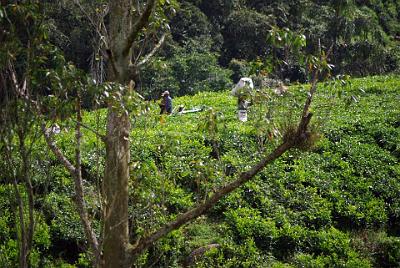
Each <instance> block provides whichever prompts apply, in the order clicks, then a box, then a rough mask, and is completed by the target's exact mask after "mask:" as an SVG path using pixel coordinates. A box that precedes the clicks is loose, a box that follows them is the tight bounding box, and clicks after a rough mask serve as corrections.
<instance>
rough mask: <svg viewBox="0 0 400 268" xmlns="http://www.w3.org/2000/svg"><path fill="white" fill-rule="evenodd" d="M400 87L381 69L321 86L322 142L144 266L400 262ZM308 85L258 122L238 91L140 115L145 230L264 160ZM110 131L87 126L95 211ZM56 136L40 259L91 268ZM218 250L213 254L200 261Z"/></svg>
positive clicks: (0, 230)
mask: <svg viewBox="0 0 400 268" xmlns="http://www.w3.org/2000/svg"><path fill="white" fill-rule="evenodd" d="M399 81H400V78H399V77H398V76H376V77H370V78H362V79H349V80H340V79H336V80H332V81H329V82H325V83H320V84H319V85H318V91H317V94H316V96H315V102H314V104H313V107H312V110H313V112H314V121H313V126H312V128H313V131H314V133H315V140H314V144H310V145H309V147H308V148H302V149H296V150H291V151H289V152H288V153H285V154H284V155H283V157H281V158H280V159H278V160H276V161H275V162H274V163H273V164H271V165H269V166H268V167H267V168H266V169H265V170H264V171H263V172H262V173H260V175H258V176H257V177H256V178H255V179H253V180H252V181H250V182H248V183H246V184H245V185H244V186H243V187H241V188H239V189H238V190H236V191H235V192H234V193H232V194H231V195H229V196H228V197H226V198H224V199H223V200H222V201H221V202H219V203H218V205H217V206H216V207H214V208H213V209H212V210H211V211H210V212H209V213H207V214H206V215H205V216H203V217H201V218H199V219H197V220H196V221H194V222H193V223H190V224H188V225H186V226H184V227H183V228H181V229H179V230H176V231H174V232H172V233H171V234H170V235H168V236H167V237H166V238H164V239H162V240H161V241H160V242H158V243H156V244H155V245H154V246H153V247H151V248H150V249H149V250H148V251H146V253H145V254H143V256H142V257H141V258H140V259H139V260H138V261H137V263H136V265H138V266H139V267H151V266H155V267H181V266H182V265H185V264H186V265H188V264H191V265H194V267H303V266H312V267H397V266H398V265H399V263H400V229H399V225H398V223H399V220H400V200H399V198H400V163H399V157H400V151H399V150H400V148H399V144H400V142H399V141H400V122H399V118H400V109H399V107H398V103H399V101H400V99H399V96H400V95H399V92H400V88H399ZM308 87H309V86H308V85H297V86H292V87H290V88H289V90H288V92H287V93H286V94H284V95H276V94H275V93H273V91H271V90H270V89H262V90H260V91H258V93H257V94H256V95H255V96H254V104H253V106H251V108H250V111H249V121H248V122H245V123H243V122H240V121H238V120H237V118H236V100H235V99H234V98H233V97H232V96H231V95H230V94H229V92H227V91H224V92H220V93H211V92H203V93H198V94H196V95H195V96H186V97H180V98H175V99H174V106H183V107H185V109H186V110H188V109H190V108H194V107H197V108H201V109H202V111H200V112H196V113H187V114H181V115H179V114H174V115H171V116H165V115H162V116H160V115H159V114H158V106H157V105H156V104H154V103H153V102H150V103H148V104H147V106H148V112H146V113H145V114H143V115H140V116H136V117H135V118H132V120H133V122H132V123H133V125H134V128H133V130H132V133H131V140H132V146H131V157H132V159H131V164H130V165H131V167H130V168H131V169H132V171H133V172H132V174H133V175H132V177H131V181H130V184H131V185H132V188H131V192H130V203H131V204H132V207H130V221H131V222H132V223H133V225H134V226H136V227H137V229H136V230H137V231H136V232H135V236H138V237H140V236H141V235H143V233H141V232H142V231H143V232H144V231H146V232H148V231H151V230H153V229H156V228H157V227H158V226H160V225H162V224H163V223H164V222H168V221H169V220H170V219H172V218H174V217H175V215H177V214H178V213H180V212H183V211H185V210H186V209H188V208H190V207H191V206H192V205H193V204H194V203H196V202H200V201H201V200H203V199H204V198H206V197H207V196H208V195H210V193H212V192H213V191H214V190H215V189H216V188H217V187H218V186H220V185H223V184H225V183H227V182H229V181H231V180H232V179H233V176H234V175H235V174H237V173H238V172H240V171H244V170H246V169H247V168H248V167H249V166H252V165H253V163H256V162H257V160H258V159H260V157H262V155H264V154H265V153H267V152H268V151H269V150H271V148H273V147H274V146H275V145H276V144H278V143H279V141H280V140H281V139H282V137H283V136H284V135H285V131H287V130H288V129H290V126H291V124H293V123H294V122H296V120H297V118H298V116H299V112H300V111H301V107H302V102H303V100H304V98H305V96H306V92H307V90H306V89H307V88H308ZM104 120H105V113H104V111H103V110H98V111H93V112H86V113H85V114H84V120H83V121H84V123H85V124H86V125H87V126H91V127H96V126H99V125H100V126H101V125H102V124H104V123H105V121H104ZM71 123H72V122H69V123H68V121H66V122H65V123H64V124H60V128H61V133H60V134H59V135H58V136H57V144H58V145H59V146H60V147H61V148H63V149H64V150H65V151H66V152H67V155H68V156H70V157H72V156H73V154H74V147H73V146H71V144H70V140H71V139H73V135H74V133H73V131H72V129H71V127H70V126H69V124H71ZM96 139H97V138H96V136H95V135H94V134H93V132H91V131H89V130H85V131H84V140H83V144H82V147H83V148H84V149H85V150H84V152H85V153H84V154H83V155H82V157H83V158H82V164H83V167H84V169H83V176H84V179H85V181H84V182H85V188H86V191H87V194H88V195H87V196H88V205H89V209H91V210H92V211H93V212H94V215H96V210H97V208H98V206H100V205H101V204H100V203H99V199H98V196H97V194H96V190H95V189H96V187H97V186H96V185H97V184H98V183H99V180H100V178H99V174H101V170H102V169H103V168H104V166H103V165H104V160H103V158H102V157H101V152H102V151H103V150H104V147H102V146H100V147H99V145H98V143H97V141H96ZM43 143H44V141H40V142H38V143H37V144H36V145H35V147H34V148H33V154H34V156H35V159H36V161H35V162H33V163H32V164H33V165H34V168H35V170H36V172H35V173H34V175H33V179H34V183H35V187H34V189H35V197H36V203H35V217H36V230H37V231H36V232H35V236H34V241H33V245H34V251H33V252H32V266H33V267H53V266H56V267H60V266H62V267H72V266H73V265H78V266H79V267H85V266H88V265H89V264H88V262H87V259H86V255H85V251H82V246H84V244H85V239H84V236H83V230H82V226H81V225H80V222H79V217H78V214H77V212H76V211H75V209H74V205H73V203H72V200H71V197H72V196H73V195H74V189H73V182H72V179H71V178H70V176H69V175H68V173H67V172H66V171H65V169H64V167H63V166H62V165H61V164H60V163H59V162H58V161H57V160H56V158H55V157H54V156H51V155H52V154H51V153H50V152H49V149H45V148H46V147H44V145H43ZM99 152H100V153H99ZM48 156H50V158H49V157H48ZM3 163H5V162H3ZM193 174H194V175H193ZM1 178H2V181H3V183H2V184H1V188H0V200H1V203H0V206H1V214H0V223H1V224H0V234H1V237H2V239H1V242H0V243H1V244H0V248H1V251H0V252H1V253H0V262H1V263H2V264H3V265H5V267H13V266H15V263H17V260H16V258H17V249H18V248H17V244H18V243H17V240H16V233H15V232H16V230H15V228H14V226H15V225H18V224H19V223H18V220H17V218H16V217H15V206H16V204H15V198H14V195H13V194H10V193H13V191H14V190H13V189H14V188H13V186H12V184H8V183H5V182H6V181H7V178H6V177H4V174H2V177H1ZM23 198H25V197H23ZM99 216H100V215H99ZM96 222H97V220H95V226H97V227H96V229H97V228H99V227H100V226H99V225H97V223H96ZM141 230H142V231H141ZM98 231H99V230H98ZM210 245H212V246H211V247H210ZM204 247H205V248H207V247H210V248H212V249H210V250H208V251H206V253H204V254H200V255H193V252H195V251H196V250H198V249H199V248H204Z"/></svg>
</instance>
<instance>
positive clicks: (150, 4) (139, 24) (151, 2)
mask: <svg viewBox="0 0 400 268" xmlns="http://www.w3.org/2000/svg"><path fill="white" fill-rule="evenodd" d="M157 3H158V0H147V4H146V8H145V10H144V12H143V13H142V15H140V17H139V18H138V19H137V21H136V22H135V23H134V24H133V27H132V30H131V32H130V33H129V36H128V38H127V39H126V42H125V45H124V46H123V47H124V48H123V50H122V56H123V57H125V56H127V55H128V54H129V50H130V49H131V46H132V43H133V42H134V41H135V39H136V37H137V35H138V34H139V32H140V31H141V30H142V29H143V28H144V27H145V26H146V25H147V24H148V23H149V18H150V15H151V13H152V12H153V9H154V7H155V6H156V4H157Z"/></svg>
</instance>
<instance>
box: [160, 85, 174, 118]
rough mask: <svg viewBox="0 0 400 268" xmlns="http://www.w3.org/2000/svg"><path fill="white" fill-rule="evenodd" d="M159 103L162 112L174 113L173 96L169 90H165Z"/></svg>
mask: <svg viewBox="0 0 400 268" xmlns="http://www.w3.org/2000/svg"><path fill="white" fill-rule="evenodd" d="M159 105H160V114H171V113H172V98H171V96H170V94H169V91H168V90H166V91H164V92H163V93H162V94H161V102H160V104H159Z"/></svg>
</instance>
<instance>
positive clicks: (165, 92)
mask: <svg viewBox="0 0 400 268" xmlns="http://www.w3.org/2000/svg"><path fill="white" fill-rule="evenodd" d="M165 95H168V96H169V91H168V90H166V91H164V92H163V93H162V94H161V96H165Z"/></svg>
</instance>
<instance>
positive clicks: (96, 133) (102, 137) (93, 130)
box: [71, 118, 106, 142]
mask: <svg viewBox="0 0 400 268" xmlns="http://www.w3.org/2000/svg"><path fill="white" fill-rule="evenodd" d="M71 121H72V122H74V123H75V124H78V123H79V124H80V126H81V127H83V128H86V129H87V130H89V131H91V132H93V133H94V134H95V135H96V136H97V137H99V138H100V139H101V140H102V141H103V142H105V140H106V136H105V135H103V134H101V133H100V132H98V131H97V130H95V129H93V128H92V127H89V126H88V125H85V124H83V123H82V122H78V121H76V120H75V119H73V118H71Z"/></svg>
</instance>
